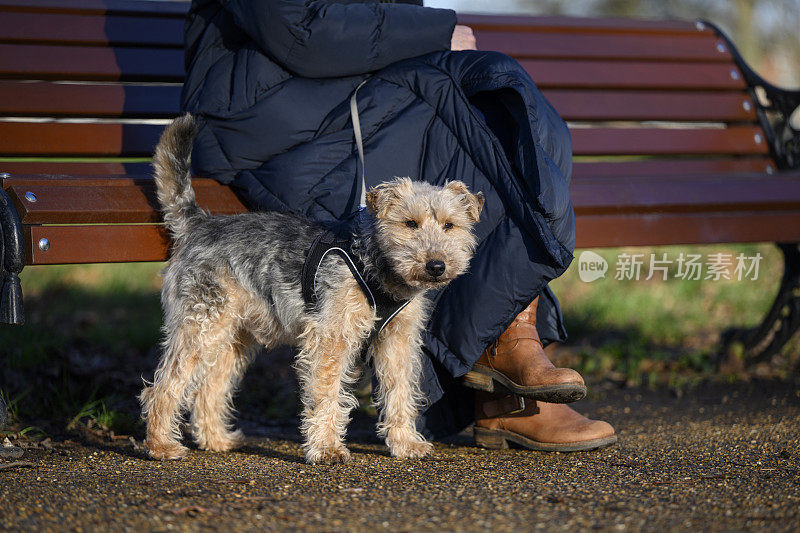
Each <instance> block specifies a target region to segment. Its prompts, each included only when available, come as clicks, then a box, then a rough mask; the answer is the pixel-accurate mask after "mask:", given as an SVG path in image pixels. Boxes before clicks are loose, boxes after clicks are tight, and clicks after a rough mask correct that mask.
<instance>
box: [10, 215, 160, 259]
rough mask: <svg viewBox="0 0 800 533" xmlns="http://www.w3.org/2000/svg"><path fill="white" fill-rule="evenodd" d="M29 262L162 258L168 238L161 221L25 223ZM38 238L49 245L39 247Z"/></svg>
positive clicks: (26, 248)
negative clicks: (33, 224) (75, 224)
mask: <svg viewBox="0 0 800 533" xmlns="http://www.w3.org/2000/svg"><path fill="white" fill-rule="evenodd" d="M24 234H25V250H26V253H27V263H28V264H29V265H60V264H74V263H128V262H138V261H163V260H164V259H166V257H167V251H168V249H169V238H168V237H167V234H166V231H165V230H164V226H162V225H160V224H136V225H125V224H116V225H113V226H26V227H25V231H24ZM41 239H47V240H48V242H49V244H50V247H49V248H48V249H47V250H46V251H42V250H40V249H39V246H38V243H39V241H40V240H41Z"/></svg>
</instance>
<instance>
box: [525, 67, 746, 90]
mask: <svg viewBox="0 0 800 533" xmlns="http://www.w3.org/2000/svg"><path fill="white" fill-rule="evenodd" d="M519 63H520V64H521V65H522V66H523V68H525V70H526V71H527V72H528V74H530V76H531V78H532V79H533V81H535V82H536V85H538V86H539V87H540V88H543V89H544V88H558V89H564V88H570V89H598V90H601V89H602V90H607V89H653V90H658V89H669V90H684V89H696V90H738V91H743V90H745V89H746V85H745V83H744V81H742V79H741V75H740V74H739V71H738V70H737V69H736V67H735V66H734V65H733V63H731V64H724V63H709V64H705V63H656V62H648V61H587V60H582V61H571V60H570V61H568V60H546V59H522V60H520V62H519ZM732 73H735V77H733V76H732Z"/></svg>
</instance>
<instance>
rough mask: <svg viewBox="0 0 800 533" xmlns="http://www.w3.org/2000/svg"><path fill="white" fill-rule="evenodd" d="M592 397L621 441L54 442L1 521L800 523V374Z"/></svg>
mask: <svg viewBox="0 0 800 533" xmlns="http://www.w3.org/2000/svg"><path fill="white" fill-rule="evenodd" d="M581 404H582V405H581V407H582V409H583V411H584V412H588V413H590V414H592V415H594V416H598V417H604V418H606V419H608V420H610V421H612V422H613V423H614V424H615V425H616V427H617V429H618V432H619V435H620V443H619V444H618V445H616V446H614V447H612V448H608V449H605V450H600V451H596V452H590V453H575V454H543V453H531V452H527V451H523V450H502V451H486V450H482V449H479V448H475V447H473V446H471V445H470V444H469V441H468V440H467V439H464V438H461V439H456V440H455V442H453V443H449V444H439V445H437V446H436V450H435V455H434V457H433V458H431V459H427V460H421V461H398V460H394V459H392V458H390V457H387V456H386V455H385V451H384V448H383V447H382V446H381V445H380V444H378V443H376V442H375V441H374V440H372V439H370V438H369V437H367V438H365V437H364V435H368V433H364V428H365V424H368V423H369V422H368V421H360V425H358V428H357V431H355V439H356V442H352V443H351V446H350V448H351V450H352V451H353V452H354V453H353V458H354V460H353V462H352V463H351V464H348V465H345V466H310V465H306V464H304V463H303V461H302V453H301V449H300V447H299V445H298V443H297V442H296V441H295V440H293V438H294V437H292V435H295V432H294V430H293V428H291V427H290V426H286V427H274V428H271V429H268V430H263V434H264V435H265V436H261V437H251V438H250V439H249V441H248V446H247V447H246V448H245V449H243V450H241V451H239V452H237V453H228V454H222V455H215V454H209V453H203V452H198V451H194V452H192V453H191V455H190V456H189V458H188V459H187V460H185V461H182V462H178V463H158V462H153V461H148V460H146V459H145V458H144V455H143V454H142V453H141V451H139V450H138V449H137V446H134V445H133V444H132V443H131V442H130V441H125V440H121V441H118V442H115V443H112V442H108V443H91V442H83V443H73V442H70V441H66V442H56V443H55V444H54V445H53V446H52V449H49V450H48V449H36V450H26V453H25V455H24V456H23V457H22V458H16V459H12V458H6V459H0V530H12V531H16V530H19V531H23V530H24V531H32V530H65V529H68V530H76V531H91V530H101V529H102V530H130V531H142V530H167V529H182V530H183V529H185V530H206V529H208V530H228V531H239V530H249V529H259V530H265V529H266V530H287V529H304V530H324V531H341V530H367V529H370V530H409V531H411V530H419V529H427V530H432V529H437V530H468V531H480V530H488V529H491V530H495V531H503V530H505V531H511V530H520V529H523V530H536V529H558V530H560V529H569V530H575V529H588V528H597V529H613V530H625V529H634V530H639V529H646V530H653V531H664V530H697V529H700V530H739V529H755V528H759V529H763V528H765V529H769V530H787V531H788V530H794V531H796V530H797V527H798V524H800V390H798V387H797V386H790V385H785V384H784V385H776V384H755V385H736V386H727V387H724V386H714V387H703V388H702V389H701V390H699V391H696V392H694V393H692V394H691V395H690V397H686V398H683V399H676V398H675V397H674V396H672V395H670V394H669V393H666V392H649V391H641V390H611V391H608V392H606V393H604V394H603V397H602V398H596V399H595V400H593V401H591V402H581ZM283 433H287V434H288V436H289V438H288V439H287V438H281V437H280V435H282V434H283ZM19 461H23V462H27V463H28V464H25V463H23V464H17V465H16V466H12V465H11V463H12V462H19Z"/></svg>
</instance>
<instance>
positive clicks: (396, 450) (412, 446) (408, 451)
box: [389, 440, 433, 459]
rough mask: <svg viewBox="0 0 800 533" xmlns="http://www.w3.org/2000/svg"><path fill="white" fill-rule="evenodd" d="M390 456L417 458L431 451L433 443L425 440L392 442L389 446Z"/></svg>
mask: <svg viewBox="0 0 800 533" xmlns="http://www.w3.org/2000/svg"><path fill="white" fill-rule="evenodd" d="M389 451H390V452H392V457H397V458H398V459H418V458H420V457H426V456H428V455H430V454H431V453H433V444H431V443H430V442H428V441H425V440H410V441H407V442H394V443H392V444H391V445H390V446H389Z"/></svg>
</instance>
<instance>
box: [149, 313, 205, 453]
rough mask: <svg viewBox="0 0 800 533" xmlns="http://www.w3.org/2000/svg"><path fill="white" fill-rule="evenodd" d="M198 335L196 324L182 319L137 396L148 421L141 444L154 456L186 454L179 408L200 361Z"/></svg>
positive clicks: (183, 401)
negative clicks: (152, 373) (152, 377)
mask: <svg viewBox="0 0 800 533" xmlns="http://www.w3.org/2000/svg"><path fill="white" fill-rule="evenodd" d="M198 335H199V331H198V328H197V327H196V324H194V323H191V322H185V323H183V324H182V325H181V326H179V327H178V328H176V329H175V330H173V331H171V332H170V333H169V334H168V336H167V339H166V341H165V343H164V354H163V356H162V358H161V362H160V363H159V365H158V369H157V370H156V374H155V379H154V380H153V384H152V386H149V387H145V388H144V390H143V391H142V394H141V395H140V396H139V399H140V400H141V402H142V417H143V418H145V419H146V421H147V438H146V439H145V441H144V444H145V446H146V447H147V450H148V451H149V452H150V456H151V457H153V458H155V459H181V458H183V457H184V456H186V453H187V449H186V447H185V446H182V445H181V443H180V438H181V430H180V412H181V409H182V408H183V407H184V406H185V404H186V401H187V397H188V396H189V393H190V390H189V389H190V385H191V383H192V382H193V380H194V378H195V372H196V371H197V368H198V365H199V363H200V351H199V347H198V346H197V343H196V341H195V339H196V338H197V336H198Z"/></svg>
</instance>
